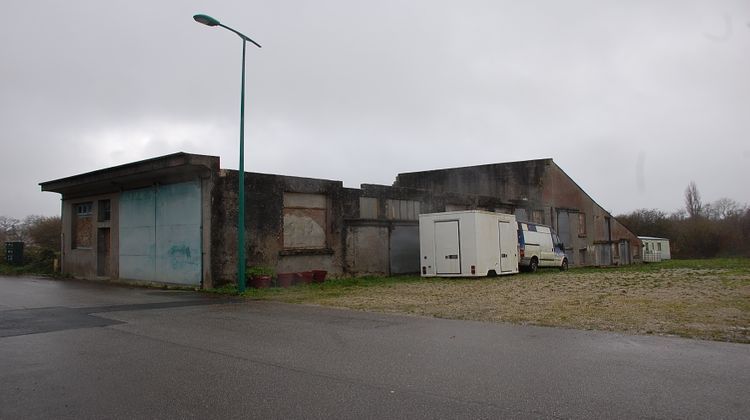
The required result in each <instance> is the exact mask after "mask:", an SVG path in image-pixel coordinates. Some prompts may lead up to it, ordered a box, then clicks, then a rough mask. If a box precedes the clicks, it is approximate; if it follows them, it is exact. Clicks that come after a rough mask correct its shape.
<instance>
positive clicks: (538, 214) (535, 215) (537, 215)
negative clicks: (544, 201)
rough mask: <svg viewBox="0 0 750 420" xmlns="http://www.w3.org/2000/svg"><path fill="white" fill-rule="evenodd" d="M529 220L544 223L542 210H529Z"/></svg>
mask: <svg viewBox="0 0 750 420" xmlns="http://www.w3.org/2000/svg"><path fill="white" fill-rule="evenodd" d="M531 221H532V222H534V223H540V224H544V210H534V211H532V212H531Z"/></svg>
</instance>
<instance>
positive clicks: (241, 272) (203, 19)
mask: <svg viewBox="0 0 750 420" xmlns="http://www.w3.org/2000/svg"><path fill="white" fill-rule="evenodd" d="M193 19H195V21H196V22H198V23H202V24H204V25H207V26H221V27H222V28H224V29H227V30H229V31H231V32H234V33H235V34H237V35H238V36H239V37H240V38H242V90H241V93H240V173H239V178H240V185H239V189H240V191H239V214H238V216H237V253H238V255H237V288H238V289H239V291H240V293H242V292H244V291H245V47H246V46H247V41H250V42H252V43H253V45H255V46H256V47H258V48H260V44H258V43H257V42H255V41H253V40H252V39H250V38H248V37H247V36H245V35H243V34H241V33H239V32H237V31H235V30H234V29H232V28H230V27H229V26H225V25H222V24H221V23H220V22H219V21H218V20H216V19H214V18H212V17H211V16H207V15H195V16H193Z"/></svg>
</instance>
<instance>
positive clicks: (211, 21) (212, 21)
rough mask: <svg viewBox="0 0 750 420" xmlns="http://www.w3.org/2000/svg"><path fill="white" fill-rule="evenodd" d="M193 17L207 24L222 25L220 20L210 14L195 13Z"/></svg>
mask: <svg viewBox="0 0 750 420" xmlns="http://www.w3.org/2000/svg"><path fill="white" fill-rule="evenodd" d="M193 19H195V21H196V22H198V23H202V24H204V25H207V26H218V25H220V23H219V21H218V20H216V19H214V18H212V17H211V16H208V15H195V16H193Z"/></svg>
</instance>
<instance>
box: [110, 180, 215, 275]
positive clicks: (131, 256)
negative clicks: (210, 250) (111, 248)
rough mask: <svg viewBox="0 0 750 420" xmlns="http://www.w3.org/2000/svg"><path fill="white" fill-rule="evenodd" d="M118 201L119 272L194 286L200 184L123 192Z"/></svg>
mask: <svg viewBox="0 0 750 420" xmlns="http://www.w3.org/2000/svg"><path fill="white" fill-rule="evenodd" d="M119 203H120V204H119V205H120V211H119V216H120V223H119V228H120V229H119V237H120V240H119V244H120V246H119V260H120V277H121V278H124V279H132V280H144V281H154V282H161V283H180V284H190V285H200V283H201V272H202V270H201V262H202V255H201V187H200V183H199V182H198V181H193V182H183V183H178V184H168V185H158V186H154V187H149V188H143V189H139V190H131V191H123V192H122V194H121V196H120V200H119Z"/></svg>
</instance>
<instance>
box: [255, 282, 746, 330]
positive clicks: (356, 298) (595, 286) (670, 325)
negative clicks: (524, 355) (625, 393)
mask: <svg viewBox="0 0 750 420" xmlns="http://www.w3.org/2000/svg"><path fill="white" fill-rule="evenodd" d="M402 280H403V281H388V282H383V283H382V284H377V283H376V284H370V285H368V286H367V287H356V286H347V287H328V288H315V287H302V288H293V289H289V290H286V291H283V292H280V293H273V294H268V295H265V296H259V297H262V298H265V299H270V300H279V301H285V302H295V303H308V304H317V305H325V306H335V307H343V308H351V309H359V310H367V311H381V312H396V313H406V314H415V315H424V316H434V317H440V318H450V319H469V320H477V321H490V322H511V323H518V324H530V325H545V326H557V327H566V328H577V329H595V330H607V331H620V332H626V333H632V334H663V335H678V336H683V337H691V338H700V339H708V340H717V341H733V342H742V343H750V273H748V272H747V270H733V269H731V268H728V269H715V268H714V269H692V268H668V269H659V270H643V271H638V270H608V269H600V270H571V271H567V272H551V271H550V272H544V273H541V274H538V273H537V274H521V275H514V276H504V277H496V278H481V279H433V280H423V279H419V278H403V279H402Z"/></svg>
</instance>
